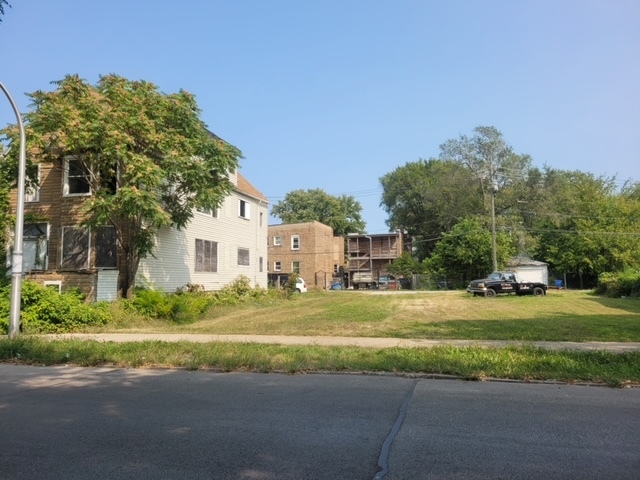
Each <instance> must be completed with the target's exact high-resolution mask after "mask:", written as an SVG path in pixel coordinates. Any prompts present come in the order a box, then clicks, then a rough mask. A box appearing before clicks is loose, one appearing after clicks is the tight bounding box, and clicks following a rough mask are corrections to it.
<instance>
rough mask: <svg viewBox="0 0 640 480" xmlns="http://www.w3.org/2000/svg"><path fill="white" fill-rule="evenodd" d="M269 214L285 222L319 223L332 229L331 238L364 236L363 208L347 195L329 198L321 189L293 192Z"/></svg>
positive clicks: (330, 196)
mask: <svg viewBox="0 0 640 480" xmlns="http://www.w3.org/2000/svg"><path fill="white" fill-rule="evenodd" d="M271 215H273V216H274V217H277V218H279V219H280V220H282V221H283V222H284V223H302V222H311V221H314V220H315V221H318V222H320V223H324V224H325V225H329V226H330V227H331V228H333V233H334V235H348V234H350V233H363V232H364V231H365V226H366V224H365V222H364V220H363V219H362V205H361V204H360V202H358V201H357V200H356V199H355V198H354V197H352V196H350V195H340V196H338V197H336V196H333V195H329V194H328V193H326V192H325V191H324V190H322V189H320V188H316V189H309V190H293V191H291V192H289V193H287V195H286V196H285V198H284V200H281V201H279V202H278V203H276V204H275V205H274V206H273V208H272V210H271Z"/></svg>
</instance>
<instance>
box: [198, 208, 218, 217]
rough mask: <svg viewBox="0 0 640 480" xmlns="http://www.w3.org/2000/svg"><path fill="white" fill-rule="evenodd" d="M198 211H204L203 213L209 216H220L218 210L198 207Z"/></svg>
mask: <svg viewBox="0 0 640 480" xmlns="http://www.w3.org/2000/svg"><path fill="white" fill-rule="evenodd" d="M197 211H198V213H202V214H203V215H207V216H209V217H213V218H218V210H211V209H205V208H203V209H200V208H198V210H197Z"/></svg>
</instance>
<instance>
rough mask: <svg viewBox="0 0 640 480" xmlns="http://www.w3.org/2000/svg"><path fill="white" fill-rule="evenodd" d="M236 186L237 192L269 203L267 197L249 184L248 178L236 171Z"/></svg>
mask: <svg viewBox="0 0 640 480" xmlns="http://www.w3.org/2000/svg"><path fill="white" fill-rule="evenodd" d="M236 188H237V190H238V191H239V192H241V193H244V194H245V195H248V196H250V197H253V198H256V199H258V200H262V201H263V202H267V203H269V199H268V198H267V197H265V196H264V195H263V194H262V193H260V191H259V190H258V189H257V188H256V187H254V186H253V185H251V184H250V183H249V180H247V179H246V178H244V176H242V174H241V173H240V172H238V186H237V187H236Z"/></svg>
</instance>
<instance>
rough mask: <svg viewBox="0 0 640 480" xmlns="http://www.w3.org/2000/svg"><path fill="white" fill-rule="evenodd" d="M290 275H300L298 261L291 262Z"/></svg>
mask: <svg viewBox="0 0 640 480" xmlns="http://www.w3.org/2000/svg"><path fill="white" fill-rule="evenodd" d="M291 273H297V274H298V275H300V260H292V261H291Z"/></svg>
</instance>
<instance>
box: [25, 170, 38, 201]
mask: <svg viewBox="0 0 640 480" xmlns="http://www.w3.org/2000/svg"><path fill="white" fill-rule="evenodd" d="M36 167H37V171H36V185H35V186H33V187H27V186H25V188H24V201H25V203H36V202H39V201H40V177H41V171H42V168H41V167H42V164H40V163H38V164H37V165H36ZM30 190H32V191H30Z"/></svg>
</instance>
